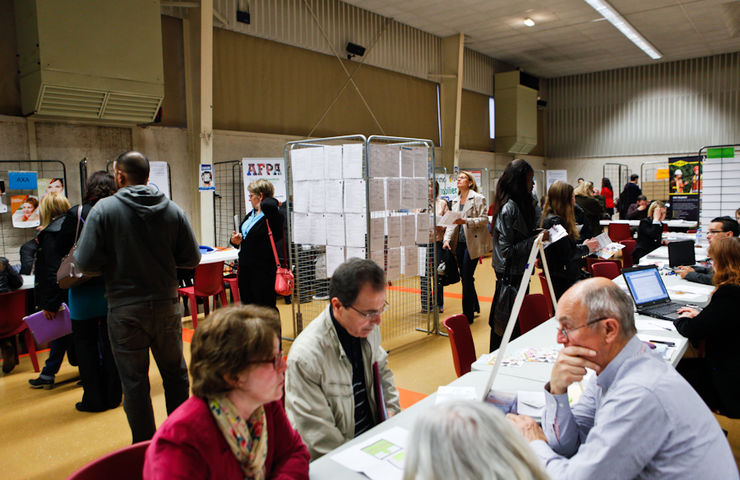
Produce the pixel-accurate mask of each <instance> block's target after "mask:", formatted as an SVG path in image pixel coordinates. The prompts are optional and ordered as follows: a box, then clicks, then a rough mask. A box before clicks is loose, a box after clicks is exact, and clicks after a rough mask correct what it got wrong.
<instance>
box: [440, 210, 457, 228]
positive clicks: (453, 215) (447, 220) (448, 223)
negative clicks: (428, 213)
mask: <svg viewBox="0 0 740 480" xmlns="http://www.w3.org/2000/svg"><path fill="white" fill-rule="evenodd" d="M458 218H463V214H462V212H453V211H449V212H447V213H445V214H444V215H443V216H442V218H438V219H437V226H438V227H452V226H454V225H455V220H457V219H458Z"/></svg>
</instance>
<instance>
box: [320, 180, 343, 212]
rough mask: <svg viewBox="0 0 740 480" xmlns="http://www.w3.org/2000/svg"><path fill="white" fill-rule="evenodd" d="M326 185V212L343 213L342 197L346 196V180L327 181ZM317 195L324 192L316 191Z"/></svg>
mask: <svg viewBox="0 0 740 480" xmlns="http://www.w3.org/2000/svg"><path fill="white" fill-rule="evenodd" d="M323 184H324V192H323V194H324V207H325V211H326V212H331V213H342V196H343V195H344V190H343V187H344V180H336V179H333V180H326V181H325V182H323ZM314 194H315V195H321V194H322V192H321V191H319V190H314Z"/></svg>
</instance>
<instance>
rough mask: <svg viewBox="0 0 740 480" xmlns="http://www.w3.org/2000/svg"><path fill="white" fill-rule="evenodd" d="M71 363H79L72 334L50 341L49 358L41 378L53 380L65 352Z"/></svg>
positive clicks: (42, 370)
mask: <svg viewBox="0 0 740 480" xmlns="http://www.w3.org/2000/svg"><path fill="white" fill-rule="evenodd" d="M65 353H66V354H67V359H68V360H69V363H70V364H71V365H77V358H76V357H77V356H76V355H75V350H74V345H73V343H72V334H69V335H65V336H63V337H60V338H57V339H56V340H52V341H51V342H49V358H47V359H46V363H44V368H42V369H41V375H40V377H41V378H45V379H47V380H53V379H54V377H55V376H56V374H57V372H59V369H60V368H61V366H62V361H63V360H64V354H65Z"/></svg>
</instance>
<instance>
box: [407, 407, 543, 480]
mask: <svg viewBox="0 0 740 480" xmlns="http://www.w3.org/2000/svg"><path fill="white" fill-rule="evenodd" d="M407 445H408V447H407V451H406V462H405V468H404V472H403V479H404V480H447V479H450V478H456V479H460V480H473V479H475V480H510V479H513V480H546V479H547V478H548V477H547V475H546V474H545V473H544V471H543V470H542V466H541V465H540V462H539V460H538V458H537V457H536V456H535V454H534V452H533V451H532V450H531V449H530V447H529V445H527V442H526V441H525V440H524V438H522V436H521V435H519V432H517V431H516V429H515V428H514V427H513V426H512V425H511V424H510V423H509V421H508V420H506V418H505V417H504V415H503V414H502V413H501V412H500V411H499V410H497V409H496V407H494V406H492V405H488V404H486V403H483V402H472V401H461V402H455V403H445V404H443V405H438V406H435V407H432V408H430V409H428V410H427V411H425V412H424V413H423V414H422V415H421V417H420V418H419V419H418V420H417V421H416V424H415V425H414V429H413V431H412V432H411V435H410V437H409V441H408V443H407Z"/></svg>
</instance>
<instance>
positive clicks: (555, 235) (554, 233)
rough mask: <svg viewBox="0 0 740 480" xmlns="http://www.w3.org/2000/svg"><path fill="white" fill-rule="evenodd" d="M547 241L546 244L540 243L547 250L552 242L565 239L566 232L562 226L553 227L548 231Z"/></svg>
mask: <svg viewBox="0 0 740 480" xmlns="http://www.w3.org/2000/svg"><path fill="white" fill-rule="evenodd" d="M547 232H548V235H549V239H548V240H547V241H546V242H542V245H543V246H544V247H545V248H547V247H549V246H550V245H552V244H553V243H554V242H557V241H558V240H560V239H561V238H564V237H567V236H568V232H567V231H566V230H565V228H563V226H562V225H553V226H552V228H550V229H549V230H548V231H547Z"/></svg>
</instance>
